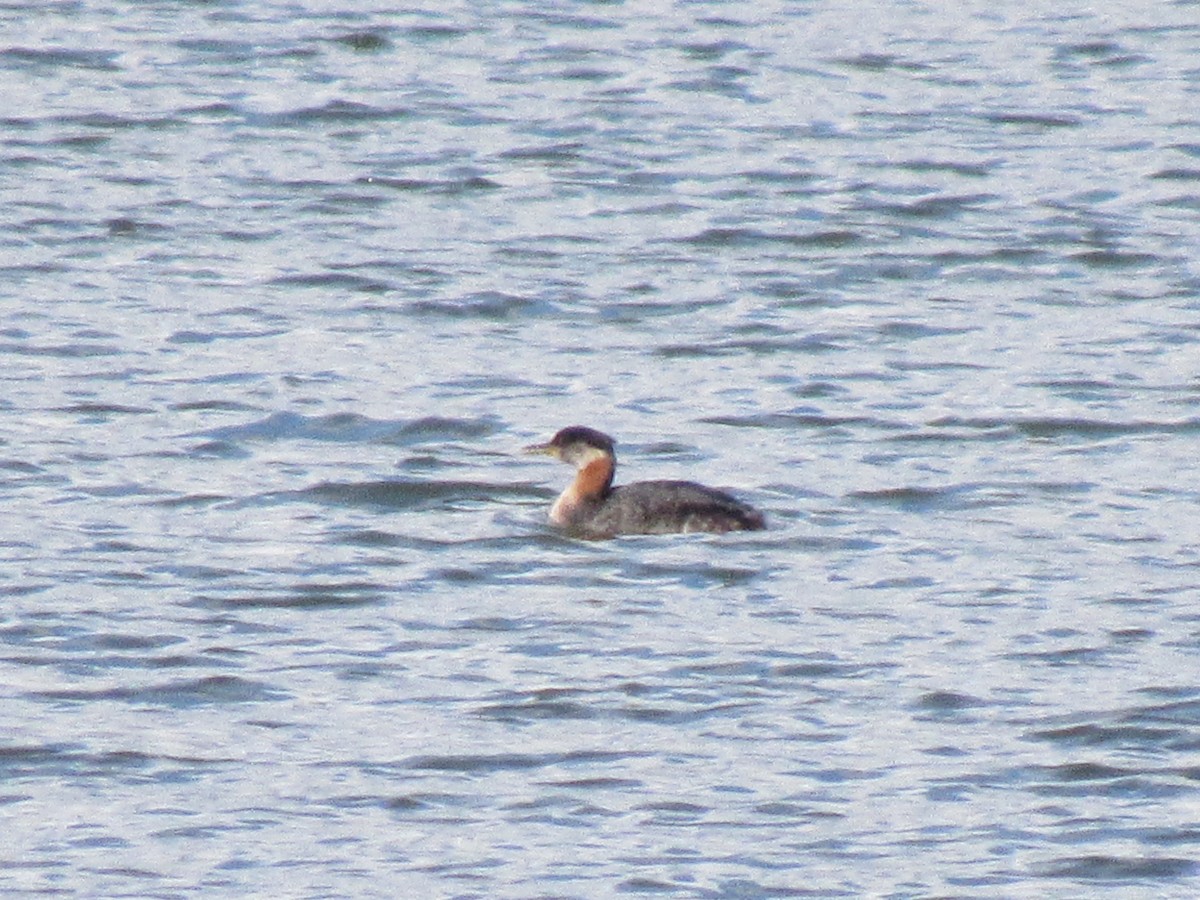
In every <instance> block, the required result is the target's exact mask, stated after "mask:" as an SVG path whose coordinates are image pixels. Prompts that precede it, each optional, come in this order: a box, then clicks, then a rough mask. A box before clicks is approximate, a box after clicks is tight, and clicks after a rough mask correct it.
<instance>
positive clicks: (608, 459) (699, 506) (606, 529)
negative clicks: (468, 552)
mask: <svg viewBox="0 0 1200 900" xmlns="http://www.w3.org/2000/svg"><path fill="white" fill-rule="evenodd" d="M613 448H614V442H613V439H612V438H610V437H609V436H608V435H607V434H603V433H601V432H599V431H596V430H595V429H594V428H585V427H584V426H582V425H572V426H570V427H569V428H564V429H562V430H561V431H560V432H558V433H557V434H556V435H554V437H552V438H551V439H550V440H549V441H547V442H546V443H544V444H533V445H532V446H529V447H526V448H525V452H526V453H538V454H543V455H546V456H553V457H554V458H555V459H561V460H562V461H563V462H565V463H569V464H570V465H573V466H574V467H575V470H576V471H575V480H574V481H572V482H571V484H570V485H568V486H567V489H566V490H564V491H563V492H562V493H561V494H560V495H559V497H558V499H557V500H555V501H554V505H553V506H552V507H550V521H551V522H553V523H554V524H555V525H560V526H562V527H563V528H565V529H566V530H567V531H570V532H572V533H575V534H578V535H579V536H581V537H588V538H609V537H615V536H617V535H621V534H673V533H678V532H690V531H712V532H720V533H723V532H726V531H757V530H759V529H761V528H766V527H767V526H766V520H765V519H764V517H763V514H762V513H761V512H759V511H758V510H757V509H755V508H754V507H753V506H750V505H748V504H746V503H742V502H741V501H740V500H738V499H736V498H734V497H731V496H730V495H729V494H726V493H725V492H724V491H718V490H716V489H715V488H710V487H705V486H704V485H702V484H696V483H695V482H694V481H638V482H634V483H633V484H626V485H622V486H620V487H613V474H614V473H615V472H616V469H617V456H616V453H615V452H614V449H613Z"/></svg>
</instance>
